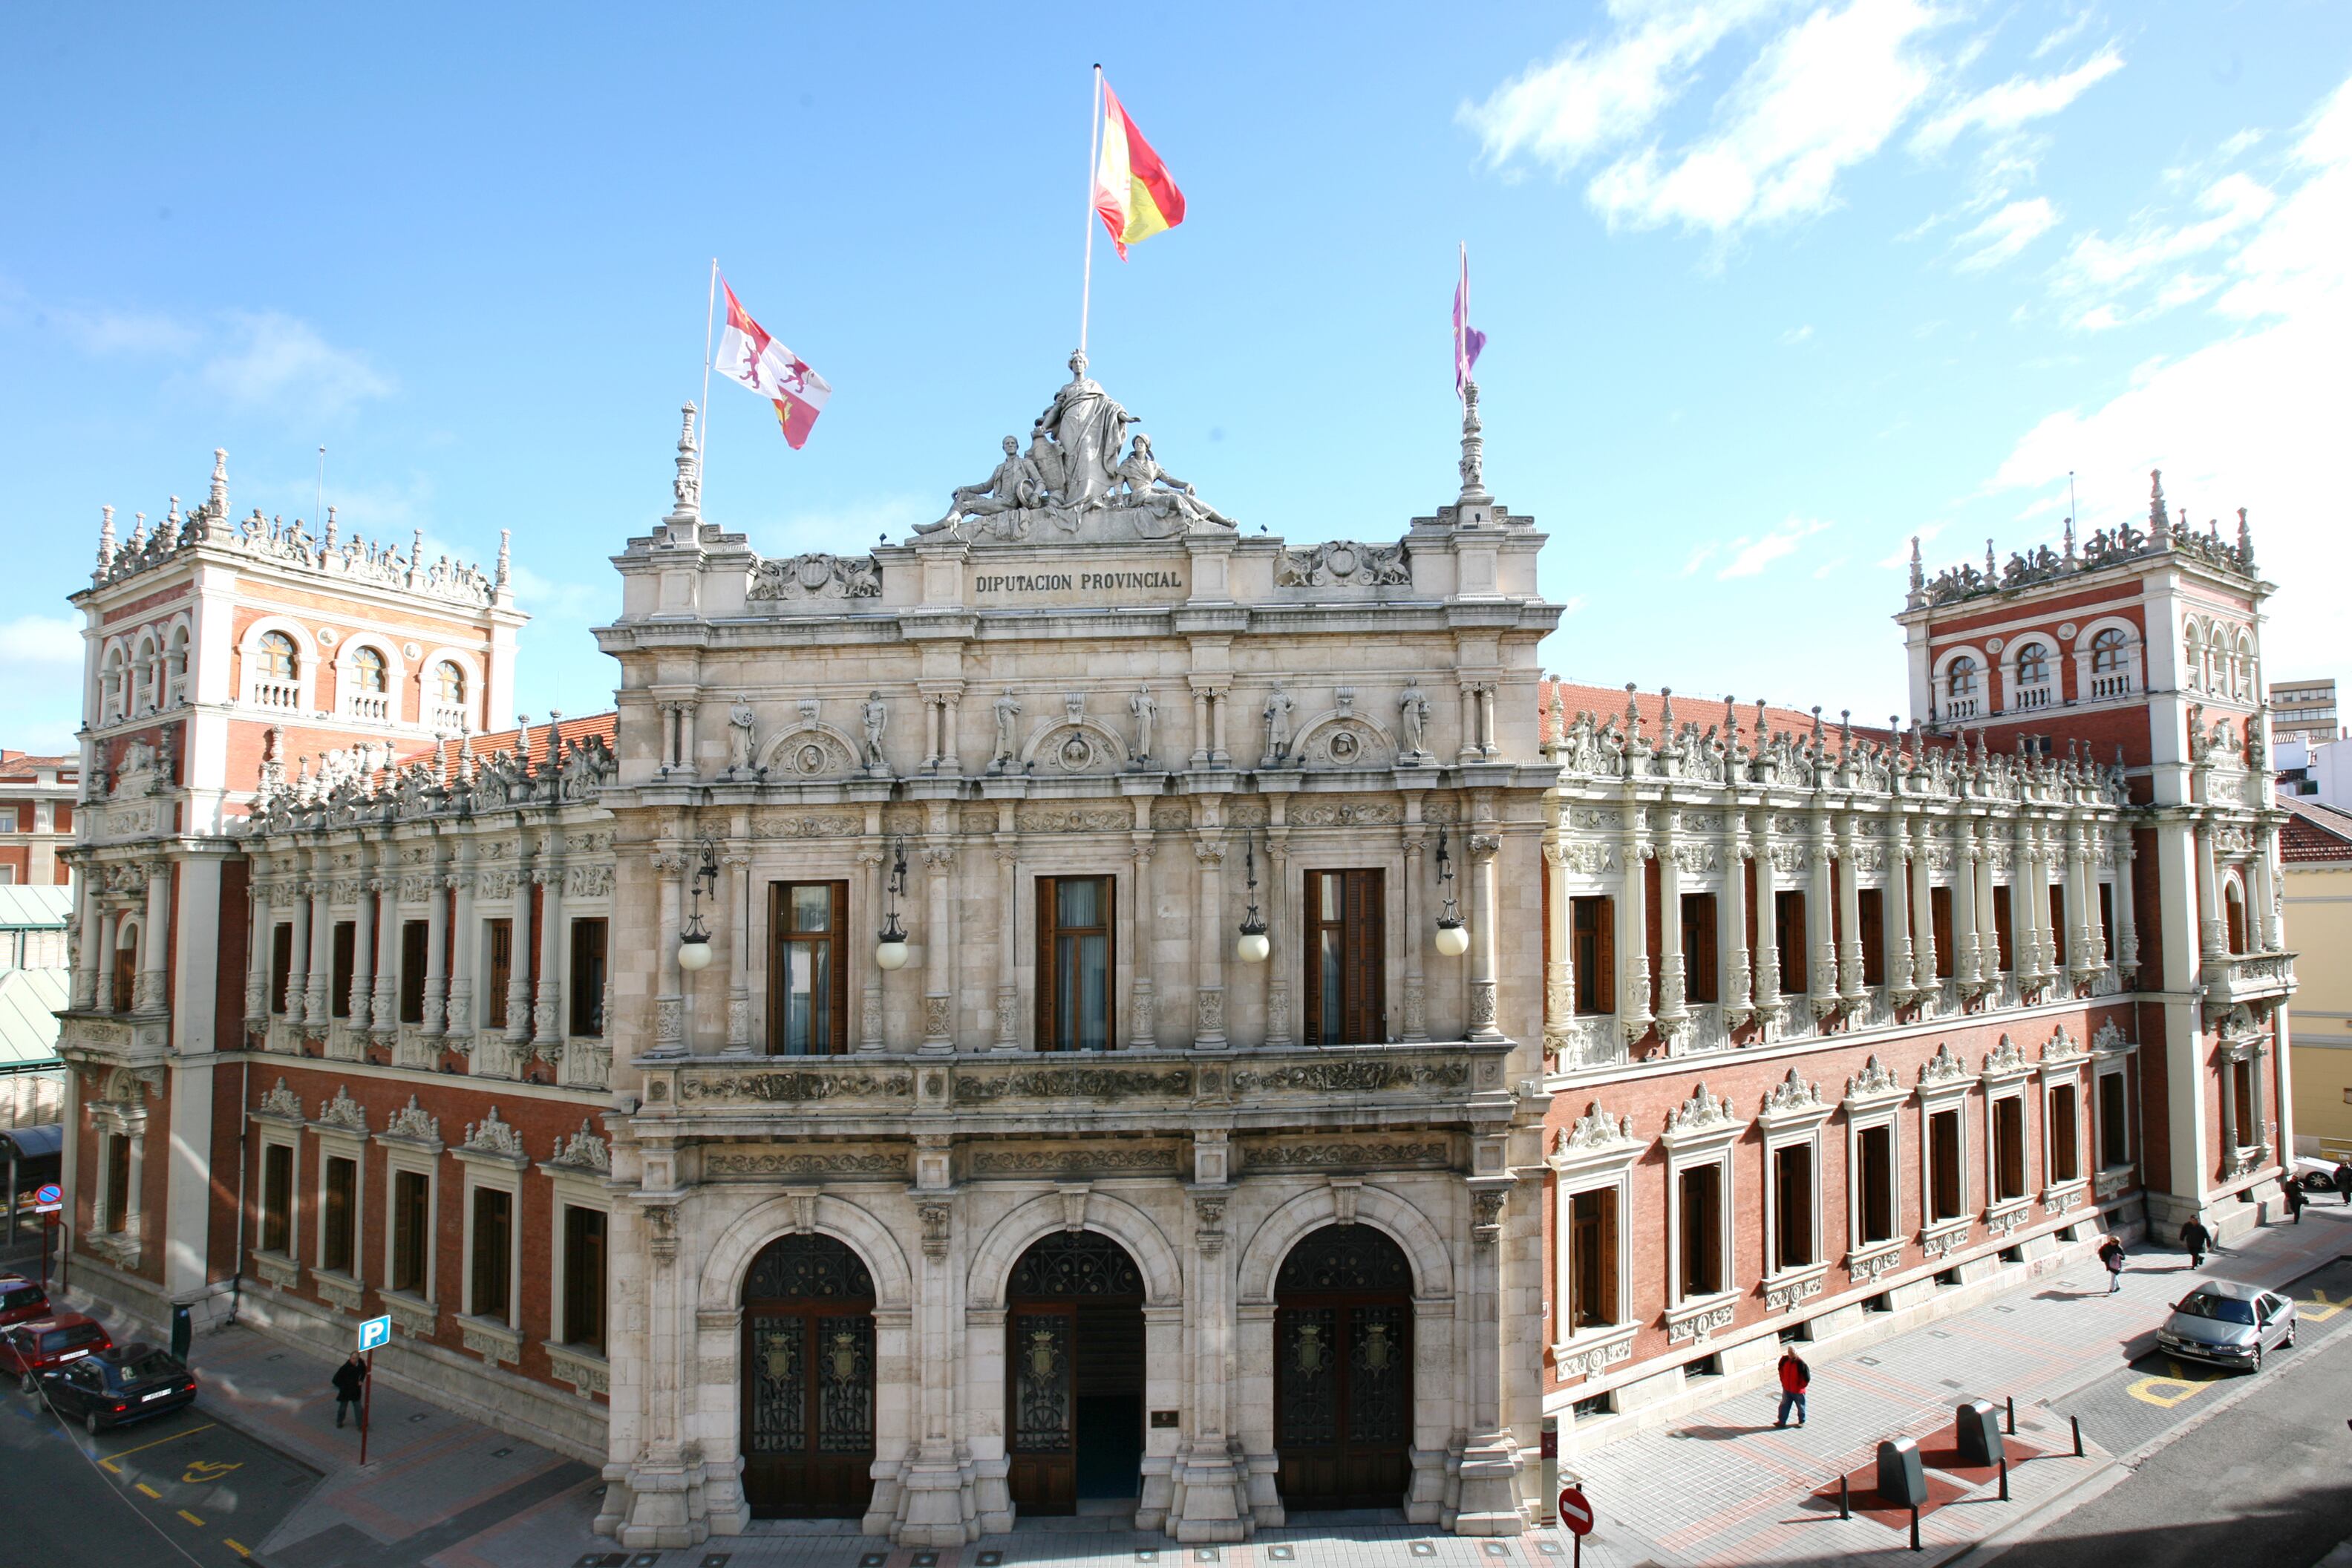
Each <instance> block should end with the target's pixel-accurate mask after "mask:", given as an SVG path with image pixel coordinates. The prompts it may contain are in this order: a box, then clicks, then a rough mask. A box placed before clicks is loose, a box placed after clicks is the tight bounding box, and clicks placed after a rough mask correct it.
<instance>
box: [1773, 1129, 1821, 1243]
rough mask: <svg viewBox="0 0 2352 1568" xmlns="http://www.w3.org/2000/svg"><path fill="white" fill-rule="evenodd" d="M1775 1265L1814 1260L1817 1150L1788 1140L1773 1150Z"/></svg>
mask: <svg viewBox="0 0 2352 1568" xmlns="http://www.w3.org/2000/svg"><path fill="white" fill-rule="evenodd" d="M1772 1248H1773V1252H1774V1257H1773V1259H1772V1266H1773V1267H1774V1268H1776V1269H1783V1268H1803V1267H1804V1266H1805V1265H1806V1264H1808V1263H1811V1261H1812V1260H1813V1151H1812V1146H1811V1144H1809V1143H1784V1144H1782V1145H1781V1146H1780V1148H1778V1149H1775V1150H1773V1151H1772Z"/></svg>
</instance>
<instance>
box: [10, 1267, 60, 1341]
mask: <svg viewBox="0 0 2352 1568" xmlns="http://www.w3.org/2000/svg"><path fill="white" fill-rule="evenodd" d="M48 1315H49V1298H48V1294H47V1292H46V1291H44V1290H43V1289H41V1288H40V1287H39V1286H38V1285H36V1284H34V1283H33V1282H32V1281H31V1280H30V1279H26V1278H25V1277H24V1276H23V1275H21V1274H0V1329H5V1328H6V1327H7V1326H8V1325H9V1324H11V1323H29V1322H31V1321H33V1320H34V1319H35V1318H46V1317H47V1316H48Z"/></svg>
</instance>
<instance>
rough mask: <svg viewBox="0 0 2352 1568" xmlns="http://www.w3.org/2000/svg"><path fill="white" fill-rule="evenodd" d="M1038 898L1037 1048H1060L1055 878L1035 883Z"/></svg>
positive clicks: (1042, 879) (1045, 1049)
mask: <svg viewBox="0 0 2352 1568" xmlns="http://www.w3.org/2000/svg"><path fill="white" fill-rule="evenodd" d="M1035 897H1036V900H1037V998H1036V1000H1037V1041H1036V1045H1037V1049H1039V1050H1041V1051H1051V1050H1057V1049H1059V1048H1060V1047H1061V1042H1060V1041H1059V1040H1057V1039H1056V1038H1055V1035H1054V994H1055V990H1056V989H1057V987H1056V986H1055V976H1054V905H1055V900H1054V879H1053V878H1051V877H1040V878H1038V879H1037V883H1036V895H1035Z"/></svg>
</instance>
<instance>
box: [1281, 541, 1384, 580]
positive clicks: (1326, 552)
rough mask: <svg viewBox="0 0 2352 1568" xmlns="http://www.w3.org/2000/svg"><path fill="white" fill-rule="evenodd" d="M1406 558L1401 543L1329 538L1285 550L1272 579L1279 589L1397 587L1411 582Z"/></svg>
mask: <svg viewBox="0 0 2352 1568" xmlns="http://www.w3.org/2000/svg"><path fill="white" fill-rule="evenodd" d="M1409 559H1410V554H1409V552H1408V549H1407V547H1406V546H1405V545H1404V544H1403V543H1402V542H1399V543H1395V544H1359V543H1357V542H1354V541H1353V540H1345V539H1342V540H1333V541H1332V542H1329V543H1327V544H1318V545H1316V546H1314V547H1313V548H1312V549H1307V550H1285V551H1284V552H1282V559H1281V560H1280V561H1279V562H1278V563H1276V566H1275V569H1274V581H1275V584H1276V586H1277V587H1283V588H1326V587H1332V586H1335V585H1341V584H1344V585H1347V586H1350V587H1364V588H1382V587H1391V586H1398V585H1402V584H1408V583H1411V582H1412V567H1411V566H1410V565H1409V564H1407V562H1408V560H1409Z"/></svg>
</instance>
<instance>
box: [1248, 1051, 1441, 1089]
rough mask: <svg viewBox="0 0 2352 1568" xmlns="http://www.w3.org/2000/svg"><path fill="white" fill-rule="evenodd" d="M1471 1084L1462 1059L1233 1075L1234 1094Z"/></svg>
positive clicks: (1311, 1065)
mask: <svg viewBox="0 0 2352 1568" xmlns="http://www.w3.org/2000/svg"><path fill="white" fill-rule="evenodd" d="M1469 1084H1470V1068H1468V1066H1467V1065H1465V1063H1462V1062H1419V1061H1381V1060H1371V1061H1336V1062H1308V1063H1301V1064H1299V1065H1297V1066H1292V1067H1278V1068H1243V1069H1241V1070H1239V1071H1237V1072H1235V1073H1234V1093H1235V1094H1242V1095H1248V1094H1288V1093H1308V1094H1386V1093H1390V1092H1392V1091H1396V1090H1401V1089H1422V1090H1430V1089H1466V1088H1468V1087H1469Z"/></svg>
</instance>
